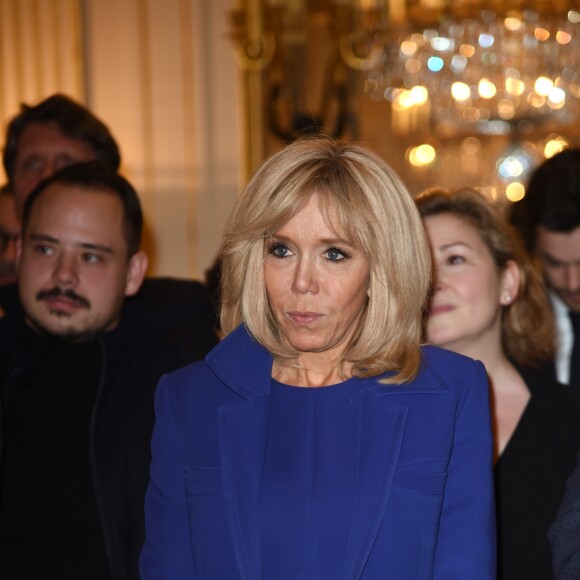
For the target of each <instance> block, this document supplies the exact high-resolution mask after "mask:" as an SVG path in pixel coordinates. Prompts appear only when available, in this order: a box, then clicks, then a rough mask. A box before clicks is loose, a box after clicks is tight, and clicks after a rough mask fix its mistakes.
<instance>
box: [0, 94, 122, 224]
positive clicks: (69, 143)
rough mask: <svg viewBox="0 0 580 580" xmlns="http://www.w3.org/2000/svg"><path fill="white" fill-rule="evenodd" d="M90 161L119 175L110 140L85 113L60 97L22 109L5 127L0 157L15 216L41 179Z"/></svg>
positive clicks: (114, 146) (116, 155)
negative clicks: (14, 197)
mask: <svg viewBox="0 0 580 580" xmlns="http://www.w3.org/2000/svg"><path fill="white" fill-rule="evenodd" d="M91 159H99V160H100V161H102V162H103V163H104V164H105V165H107V166H108V167H109V168H110V170H112V171H117V170H118V169H119V165H120V153H119V147H118V145H117V143H116V141H115V139H114V138H113V136H112V135H111V133H110V131H109V129H108V128H107V126H106V125H105V124H103V123H102V122H101V121H100V120H99V119H97V117H95V116H94V115H93V114H92V113H91V112H90V111H89V110H88V109H87V108H86V107H84V106H83V105H81V104H79V103H77V102H75V101H73V100H72V99H70V98H69V97H67V96H65V95H60V94H56V95H53V96H51V97H48V98H47V99H45V100H44V101H42V102H40V103H38V104H37V105H34V106H28V105H22V107H21V110H20V113H19V114H18V115H16V116H15V117H14V118H13V119H12V120H11V121H10V123H9V125H8V128H7V133H6V144H5V148H4V153H3V162H4V169H5V171H6V175H7V176H8V180H9V183H10V185H11V187H12V189H13V191H14V193H15V195H16V205H17V209H18V211H19V213H21V212H22V208H23V206H24V201H25V200H26V197H27V196H28V195H29V194H30V192H31V191H32V190H33V189H34V187H35V186H36V185H37V184H38V183H39V182H40V181H42V179H44V178H46V177H48V176H50V175H52V174H53V173H54V172H55V171H57V170H58V169H61V168H62V167H66V166H68V165H72V164H73V163H78V162H82V161H89V160H91Z"/></svg>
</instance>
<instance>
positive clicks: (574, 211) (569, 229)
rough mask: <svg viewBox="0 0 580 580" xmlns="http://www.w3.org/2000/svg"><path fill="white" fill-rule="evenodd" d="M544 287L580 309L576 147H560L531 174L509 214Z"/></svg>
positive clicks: (578, 162)
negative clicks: (523, 193) (536, 264)
mask: <svg viewBox="0 0 580 580" xmlns="http://www.w3.org/2000/svg"><path fill="white" fill-rule="evenodd" d="M512 221H513V222H514V224H515V225H516V226H517V227H518V228H519V229H520V230H521V231H522V233H523V235H524V237H525V239H526V243H527V245H528V248H529V249H530V250H531V251H532V252H533V253H534V255H535V256H536V258H537V260H538V261H539V263H540V265H541V268H542V271H543V273H544V277H545V279H546V282H547V284H548V286H549V287H550V288H551V289H552V290H553V291H554V292H555V293H556V294H557V295H558V296H559V297H560V298H561V299H562V300H563V301H564V302H565V303H566V305H567V306H568V307H569V308H570V309H571V310H573V311H580V149H566V150H564V151H562V152H561V153H559V154H557V155H555V156H554V157H552V158H550V159H548V160H547V161H546V162H545V163H543V164H542V165H541V166H540V167H539V168H538V169H537V170H536V171H535V172H534V173H533V175H532V177H531V179H530V182H529V185H528V189H527V192H526V197H525V198H524V200H523V201H522V202H520V203H518V204H516V206H515V208H514V215H513V217H512Z"/></svg>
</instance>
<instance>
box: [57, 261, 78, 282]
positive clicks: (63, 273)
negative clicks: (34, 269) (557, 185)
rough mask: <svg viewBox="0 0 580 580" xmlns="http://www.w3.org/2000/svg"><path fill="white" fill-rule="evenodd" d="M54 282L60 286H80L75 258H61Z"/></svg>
mask: <svg viewBox="0 0 580 580" xmlns="http://www.w3.org/2000/svg"><path fill="white" fill-rule="evenodd" d="M53 280H54V282H55V283H56V284H57V285H59V286H65V287H68V288H70V287H74V286H76V285H77V284H78V266H77V263H76V260H75V258H74V256H68V255H66V254H62V255H61V256H59V258H58V260H57V262H56V266H55V269H54V272H53Z"/></svg>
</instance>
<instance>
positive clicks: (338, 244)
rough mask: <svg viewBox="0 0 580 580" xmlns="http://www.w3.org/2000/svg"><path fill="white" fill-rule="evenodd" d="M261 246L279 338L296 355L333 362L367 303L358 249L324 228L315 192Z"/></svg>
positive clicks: (363, 262)
mask: <svg viewBox="0 0 580 580" xmlns="http://www.w3.org/2000/svg"><path fill="white" fill-rule="evenodd" d="M337 231H338V232H340V230H339V229H338V228H337ZM265 243H266V247H265V261H264V279H265V284H266V292H267V294H268V300H269V303H270V307H271V308H272V312H273V313H274V316H275V318H276V321H277V322H278V326H279V328H280V330H281V333H282V336H283V337H284V340H285V341H286V342H287V343H289V344H290V345H291V346H292V347H294V348H295V349H296V350H297V351H298V352H299V353H317V354H322V353H324V357H330V358H331V359H334V358H338V357H339V356H340V354H341V353H342V352H343V351H344V350H345V348H346V346H347V344H348V341H349V339H350V337H351V336H352V334H353V332H354V331H355V329H356V326H357V322H358V320H359V317H360V316H361V314H362V312H363V310H364V307H365V303H366V300H367V291H368V288H369V271H370V268H369V263H368V260H367V258H366V256H365V255H364V253H363V251H362V250H361V249H359V248H354V247H353V246H352V245H350V244H349V243H348V242H347V241H346V240H345V239H343V237H342V236H341V235H337V233H336V232H335V231H333V230H332V229H331V228H329V227H328V225H327V224H326V222H325V221H324V217H323V215H322V213H321V211H320V208H319V206H318V196H317V195H316V194H314V195H312V197H311V198H310V200H309V201H308V203H307V205H306V206H304V207H303V208H302V209H301V210H300V211H299V212H298V213H297V214H296V215H295V216H294V217H293V218H292V219H291V220H290V221H289V222H288V223H287V224H286V225H284V227H282V228H281V229H280V230H278V231H277V232H275V233H274V234H273V235H272V236H271V238H269V239H267V240H266V242H265Z"/></svg>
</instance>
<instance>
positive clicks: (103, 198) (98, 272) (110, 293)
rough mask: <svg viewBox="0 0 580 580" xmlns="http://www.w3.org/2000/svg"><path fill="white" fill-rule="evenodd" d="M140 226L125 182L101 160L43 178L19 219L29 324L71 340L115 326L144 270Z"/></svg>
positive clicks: (137, 209)
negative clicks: (125, 299)
mask: <svg viewBox="0 0 580 580" xmlns="http://www.w3.org/2000/svg"><path fill="white" fill-rule="evenodd" d="M142 224H143V216H142V212H141V206H140V203H139V199H138V197H137V194H136V192H135V190H134V189H133V187H132V186H131V184H130V183H129V182H127V181H126V180H125V179H124V178H123V177H121V176H119V175H118V174H116V173H113V172H110V171H108V169H107V168H106V167H105V166H103V165H102V163H100V162H97V161H93V162H87V163H81V164H76V165H72V166H69V167H66V168H64V169H62V170H60V171H58V172H57V173H55V174H54V175H53V176H51V177H49V178H48V179H45V180H43V181H42V182H41V183H40V184H39V185H38V186H37V187H36V188H35V189H34V190H33V191H32V192H31V194H30V196H29V197H28V199H27V200H26V203H25V205H24V212H23V218H22V236H21V240H20V251H19V271H18V274H19V288H20V299H21V301H22V305H23V307H24V311H25V315H26V319H27V322H28V323H29V325H30V326H32V327H33V328H34V329H36V330H37V331H39V332H42V333H45V334H50V335H54V336H58V337H60V338H63V339H66V340H73V341H82V340H88V339H91V338H93V337H94V336H95V335H97V334H98V333H100V332H105V331H108V330H112V329H113V328H115V326H117V324H118V322H119V319H120V316H121V307H122V304H123V300H124V298H125V296H129V295H132V294H135V293H136V292H137V291H138V289H139V287H140V285H141V282H142V281H143V277H144V275H145V270H146V268H147V258H146V256H145V254H144V253H143V252H140V251H139V243H140V239H141V230H142Z"/></svg>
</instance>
